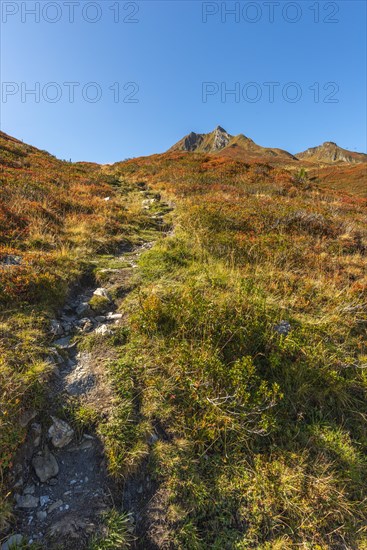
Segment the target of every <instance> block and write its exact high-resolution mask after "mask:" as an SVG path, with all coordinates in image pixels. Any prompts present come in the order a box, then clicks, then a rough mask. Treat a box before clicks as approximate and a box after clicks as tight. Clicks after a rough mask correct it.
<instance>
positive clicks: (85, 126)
mask: <svg viewBox="0 0 367 550" xmlns="http://www.w3.org/2000/svg"><path fill="white" fill-rule="evenodd" d="M270 3H271V4H272V6H269V5H267V2H266V0H264V1H257V2H250V3H249V2H246V1H242V2H201V1H199V0H195V1H190V0H183V1H179V0H166V1H154V0H146V1H142V2H141V1H140V2H136V3H134V2H125V1H123V0H102V1H99V2H88V1H87V0H79V1H77V0H76V1H74V2H73V4H74V5H73V6H70V5H67V3H66V1H63V0H60V1H57V2H49V1H47V0H43V1H42V0H41V1H40V2H39V3H38V4H39V9H40V14H39V16H40V21H39V22H35V16H34V15H30V14H28V13H27V12H26V10H25V8H28V9H31V8H32V7H33V8H34V7H35V4H37V2H33V1H32V2H30V1H28V2H21V1H11V2H8V1H7V0H2V1H1V4H2V12H3V13H2V24H1V30H2V37H1V62H2V65H1V78H2V81H3V90H2V92H3V93H2V98H1V104H0V106H1V115H2V123H1V129H2V130H3V131H5V132H7V133H9V134H11V135H13V136H15V137H17V138H19V139H23V140H24V141H25V142H28V143H31V144H32V145H35V146H37V147H40V148H42V149H47V150H48V151H50V152H51V153H53V154H55V155H56V156H58V157H60V158H65V159H69V158H71V159H72V160H91V161H97V162H102V163H105V162H114V161H117V160H121V159H124V158H127V157H133V156H140V155H148V154H151V153H157V152H161V151H164V150H166V149H167V148H169V147H170V146H171V145H172V144H173V143H175V142H176V141H177V140H179V139H180V138H181V137H182V136H183V135H185V134H187V133H188V132H190V131H191V130H194V131H197V132H208V131H211V130H212V129H213V128H214V127H215V126H216V125H218V124H220V125H221V126H223V127H224V128H225V129H226V130H227V131H228V132H230V133H232V134H238V133H244V134H245V135H247V136H249V137H251V138H252V139H254V140H255V141H256V142H257V143H259V144H261V145H264V146H272V147H281V148H284V149H287V150H289V151H290V152H292V153H295V152H298V151H301V150H304V149H306V148H308V147H311V146H314V145H318V144H320V143H322V142H323V141H335V142H337V143H338V144H339V145H340V146H342V147H346V148H348V149H351V150H360V151H365V150H366V75H365V70H366V30H365V24H366V2H364V1H362V0H360V1H359V0H358V1H352V0H348V1H340V2H324V1H320V2H315V1H314V0H313V1H312V2H309V1H308V0H302V1H300V2H293V3H290V2H286V1H281V0H278V1H277V2H275V3H274V2H270ZM55 4H57V5H56V7H55ZM254 4H255V5H254ZM291 4H293V5H291ZM294 4H296V5H294ZM135 5H138V8H139V11H138V13H134V12H136V11H137V9H136V7H135ZM236 6H237V7H236ZM111 8H112V9H111ZM221 8H222V13H221ZM231 8H235V9H239V10H240V12H237V15H230V14H228V13H226V9H227V10H230V9H231ZM118 9H119V13H118V12H117V10H118ZM316 9H318V10H319V13H317V12H316ZM72 10H74V22H70V19H71V13H72ZM272 10H273V19H274V21H273V22H271V19H272V17H271V11H272ZM216 11H218V13H212V12H216ZM13 12H17V13H13ZM94 18H96V19H99V20H97V21H96V22H95V23H92V22H91V20H92V19H94ZM114 18H116V19H117V20H118V21H117V22H115V21H114ZM236 18H237V21H236ZM317 18H318V19H319V22H316V21H315V19H317ZM22 19H23V21H22ZM57 19H59V20H58V21H57ZM124 19H126V20H132V19H135V20H136V21H137V22H136V23H132V22H128V21H126V20H125V21H124ZM205 19H206V22H205ZM222 19H223V20H222ZM52 20H56V21H55V22H54V23H52V22H51V21H52ZM292 20H294V22H291V21H292ZM331 20H335V21H337V22H335V23H333V22H328V21H331ZM37 82H38V83H39V85H40V97H39V98H38V99H39V102H38V103H36V102H35V97H34V96H31V95H26V96H25V97H23V100H24V101H22V94H21V92H22V87H23V92H25V91H26V89H30V88H35V83H37ZM50 82H55V83H57V86H58V87H52V86H47V84H48V83H50ZM65 82H78V83H80V86H78V87H75V89H74V93H75V98H74V103H71V102H70V101H69V91H70V89H71V88H70V86H69V87H67V86H65V85H64V83H65ZM90 82H96V83H97V84H98V87H99V88H94V87H93V86H92V87H91V86H89V87H87V88H84V94H85V95H87V97H88V98H89V99H93V97H94V95H95V94H96V93H97V91H98V90H99V91H100V92H101V93H102V97H101V99H100V101H98V102H96V103H89V102H88V101H86V99H85V98H83V93H82V89H83V87H84V86H85V85H86V84H88V83H90ZM116 82H118V83H119V86H120V101H119V102H117V103H115V102H114V99H116V97H115V98H114V92H113V91H112V90H110V89H109V87H110V86H112V85H113V84H114V83H116ZM128 82H134V83H136V85H137V86H139V91H138V93H137V94H136V95H135V96H134V95H130V96H129V97H131V98H132V99H137V100H138V102H137V103H124V102H123V101H122V100H123V99H124V98H125V99H128V97H127V96H128V94H132V93H133V92H134V87H133V86H131V85H130V87H129V88H128V89H127V90H124V89H123V86H124V85H125V84H126V83H128ZM203 82H213V83H215V84H214V85H213V88H212V89H213V95H208V96H207V97H206V100H207V101H206V102H203V97H202V92H203ZM236 82H238V85H237V89H238V86H239V90H240V93H241V96H240V97H239V98H238V97H237V98H236V97H235V95H227V96H226V95H225V94H224V95H223V97H221V91H220V89H221V86H222V87H223V89H222V91H223V92H225V89H226V88H227V89H228V90H229V89H231V88H234V87H235V83H236ZM251 82H253V83H256V85H254V86H253V85H251V86H248V83H251ZM266 82H278V83H279V86H276V87H275V88H274V102H271V101H269V86H266V85H264V83H266ZM289 82H295V83H297V88H295V87H292V86H291V87H288V88H287V87H286V88H284V86H285V85H287V83H289ZM315 82H316V83H318V85H317V86H319V102H315V95H316V90H317V86H313V85H314V83H315ZM329 82H334V83H336V85H337V86H338V87H339V91H338V92H336V93H335V94H334V95H330V94H331V93H332V92H333V91H334V92H335V90H336V88H335V85H334V84H333V85H329V88H327V89H326V90H324V89H323V87H324V86H325V85H326V84H327V83H329ZM9 83H10V84H9ZM11 83H13V84H11ZM22 83H24V84H22ZM222 83H223V84H222ZM310 86H313V90H310V89H309V87H310ZM17 87H18V88H17ZM116 89H117V87H116V86H115V93H116ZM217 90H218V91H217ZM300 91H301V92H302V97H301V99H300V101H298V102H294V103H292V102H289V101H286V100H285V99H284V97H283V94H288V97H289V98H291V99H292V98H293V97H294V96H295V94H296V93H300ZM4 92H5V93H4ZM42 93H43V95H42ZM60 93H61V98H60V101H58V102H55V103H50V102H49V101H46V100H45V98H44V97H43V96H45V97H46V99H48V100H50V99H53V98H54V97H55V94H59V95H60ZM12 94H13V95H12ZM255 94H258V97H260V94H261V98H260V99H259V101H257V102H251V101H249V100H250V99H253V98H254V97H255ZM5 96H6V97H5ZM328 97H329V100H330V99H336V100H337V102H331V103H325V102H324V100H325V99H327V98H328ZM244 98H245V99H246V100H245V99H244ZM5 99H6V102H5ZM236 99H237V100H239V101H236Z"/></svg>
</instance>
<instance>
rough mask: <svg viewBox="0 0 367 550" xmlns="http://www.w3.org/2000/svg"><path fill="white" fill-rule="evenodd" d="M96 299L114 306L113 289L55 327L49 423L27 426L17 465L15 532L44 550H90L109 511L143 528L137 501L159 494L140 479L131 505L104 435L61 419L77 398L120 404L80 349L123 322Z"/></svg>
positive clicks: (79, 302)
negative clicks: (113, 471) (126, 514)
mask: <svg viewBox="0 0 367 550" xmlns="http://www.w3.org/2000/svg"><path fill="white" fill-rule="evenodd" d="M155 219H157V215H155ZM162 219H163V214H162V216H161V217H160V216H158V223H157V226H159V224H160V223H161V222H162ZM152 245H153V243H143V244H141V245H140V246H138V247H136V248H134V249H133V250H125V251H124V252H122V253H121V254H120V255H118V256H116V259H118V260H126V262H127V263H128V264H129V265H130V267H131V270H133V269H134V268H135V267H136V266H137V260H138V258H139V256H140V255H141V254H142V253H143V252H144V251H146V250H147V249H149V248H150V247H151V246H152ZM111 271H115V272H116V271H117V270H111ZM94 296H98V297H103V298H107V299H110V296H109V291H108V288H103V287H97V285H96V284H92V285H90V286H84V288H83V287H82V288H80V289H79V291H78V292H77V293H76V294H75V295H74V296H73V297H71V298H70V299H69V300H68V301H67V303H66V304H65V306H64V308H63V310H62V311H61V312H60V314H59V316H58V318H57V319H55V320H54V321H53V322H52V329H53V332H54V334H55V339H54V341H53V344H52V347H51V348H50V361H52V362H53V371H54V372H53V375H52V377H51V382H50V385H49V392H48V398H49V403H50V406H49V409H48V411H47V413H46V414H45V418H40V417H39V416H37V417H35V418H29V419H28V420H29V423H28V436H27V440H26V443H25V444H24V448H23V450H22V452H21V454H20V458H19V460H18V463H17V464H16V466H15V483H14V493H15V500H16V503H17V504H16V507H15V515H16V532H17V533H18V534H19V535H21V536H22V537H23V542H26V543H28V544H30V543H33V542H34V543H39V544H40V545H41V547H43V548H65V549H66V548H67V549H68V550H69V549H70V550H73V549H74V548H75V549H81V548H83V547H85V546H86V545H87V543H88V540H89V539H90V536H91V534H93V533H96V532H98V530H99V524H100V522H101V514H102V512H103V511H106V510H108V509H111V508H112V507H116V508H118V509H121V506H122V507H123V508H125V509H126V507H127V508H130V507H131V509H132V517H134V516H135V519H137V520H138V521H139V514H138V513H137V510H136V505H137V502H136V497H135V496H134V495H137V494H140V491H146V492H147V493H146V495H145V496H146V497H148V495H149V494H150V495H152V490H151V489H150V488H149V483H148V486H147V485H146V484H144V485H142V484H141V481H140V479H139V480H130V481H129V482H128V484H127V486H126V488H127V489H128V494H129V495H130V497H131V498H130V499H129V497H127V496H126V494H125V496H123V495H122V494H121V491H118V488H117V486H116V485H115V483H114V482H113V481H112V480H111V478H110V477H109V476H108V473H107V468H106V460H105V457H104V454H103V446H102V444H101V442H100V440H99V439H98V437H97V435H96V434H95V433H93V432H90V431H84V432H81V433H76V431H75V430H74V429H73V428H72V427H71V426H70V424H69V423H67V422H65V421H64V420H62V419H61V418H60V410H62V407H63V405H65V402H67V400H68V399H69V398H70V397H72V398H73V397H74V398H78V399H79V398H80V399H85V398H86V397H88V398H89V400H90V399H92V400H93V399H96V400H99V401H100V402H101V404H102V406H103V404H104V403H105V404H106V405H107V404H108V403H109V404H111V403H113V392H112V389H111V388H110V387H109V384H108V381H107V377H106V373H105V372H104V368H103V367H104V364H103V357H102V358H100V359H101V360H100V361H99V360H98V353H97V356H96V353H95V352H93V353H91V352H88V351H85V350H83V349H79V348H78V346H77V345H76V344H75V343H73V336H74V335H75V334H83V333H86V334H89V333H92V332H95V333H97V334H101V335H102V336H103V335H109V334H111V333H112V332H113V330H114V327H115V326H116V325H118V324H119V323H120V322H121V318H122V315H121V314H119V313H116V305H115V304H114V303H113V301H112V300H111V301H110V307H109V311H107V312H106V313H104V314H103V315H96V314H95V313H93V310H92V309H91V307H90V306H89V302H90V300H91V298H92V297H94ZM96 357H97V359H96ZM31 416H32V415H30V417H31ZM143 477H144V474H143ZM141 487H142V489H141ZM19 535H17V536H19Z"/></svg>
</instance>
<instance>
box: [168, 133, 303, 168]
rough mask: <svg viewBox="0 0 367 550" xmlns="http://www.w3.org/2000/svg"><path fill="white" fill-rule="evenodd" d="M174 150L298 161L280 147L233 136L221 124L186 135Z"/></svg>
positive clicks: (268, 160) (265, 159) (240, 135)
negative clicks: (202, 132)
mask: <svg viewBox="0 0 367 550" xmlns="http://www.w3.org/2000/svg"><path fill="white" fill-rule="evenodd" d="M172 151H189V152H197V153H219V152H220V154H221V155H224V156H229V157H233V158H238V159H241V160H250V161H252V160H261V161H263V162H279V161H281V162H289V161H297V159H296V157H295V156H293V155H291V153H288V151H284V150H283V149H278V148H267V147H262V146H261V145H257V144H256V143H255V142H254V141H253V140H252V139H250V138H248V137H246V136H245V135H243V134H239V135H237V136H232V135H231V134H229V133H228V132H227V131H226V130H224V128H222V127H221V126H217V128H215V130H213V131H212V132H210V133H208V134H197V133H196V132H191V133H190V134H188V135H187V136H184V137H183V138H182V139H181V140H180V141H178V142H177V143H176V144H175V145H173V147H171V148H170V149H169V152H172Z"/></svg>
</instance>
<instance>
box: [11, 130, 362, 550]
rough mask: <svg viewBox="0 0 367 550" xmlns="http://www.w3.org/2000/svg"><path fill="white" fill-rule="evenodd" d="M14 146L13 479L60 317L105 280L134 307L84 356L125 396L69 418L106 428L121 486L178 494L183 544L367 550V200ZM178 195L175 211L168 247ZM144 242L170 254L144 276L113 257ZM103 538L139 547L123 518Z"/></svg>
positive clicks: (253, 173)
mask: <svg viewBox="0 0 367 550" xmlns="http://www.w3.org/2000/svg"><path fill="white" fill-rule="evenodd" d="M2 147H3V149H2V155H3V157H2V158H3V160H2V162H3V182H4V185H3V187H2V188H1V191H0V199H1V203H0V204H1V206H0V213H1V216H0V227H1V239H2V240H1V247H2V248H1V250H0V252H1V254H0V261H1V260H3V263H4V261H5V260H6V258H9V257H12V258H13V260H14V258H15V259H16V258H17V257H20V258H21V261H20V263H19V264H17V263H15V264H14V265H12V266H11V267H3V268H1V269H0V301H1V305H2V308H3V310H2V312H1V315H0V331H1V333H0V347H1V360H0V376H1V383H2V387H3V388H4V391H3V393H2V400H3V402H4V403H3V407H2V411H3V412H2V418H1V424H0V429H1V441H2V446H1V453H2V454H1V463H0V464H1V466H0V468H1V475H2V476H3V479H4V481H5V480H6V475H7V472H8V471H9V467H10V466H11V463H12V460H13V456H14V453H15V452H16V449H17V448H18V446H19V444H20V443H21V442H22V440H23V438H24V435H25V430H24V429H23V428H21V427H20V425H19V422H18V420H19V417H20V414H21V413H22V412H23V411H24V410H28V409H30V408H35V409H36V410H41V409H42V408H43V407H44V396H43V392H44V388H45V384H46V383H47V377H48V373H49V369H50V366H49V365H48V364H47V362H45V358H46V357H47V353H48V346H49V336H48V332H47V330H48V326H49V323H50V319H51V318H52V316H53V315H54V314H55V310H56V309H57V307H58V305H59V304H61V303H62V302H63V300H64V298H65V295H66V293H67V291H68V289H69V288H70V286H71V285H72V284H73V282H75V281H76V280H78V278H80V276H81V275H82V274H83V273H89V274H91V273H93V274H94V276H95V278H96V280H97V281H98V282H99V284H103V285H105V284H106V285H108V287H109V289H110V291H111V295H112V296H113V298H114V299H115V300H116V301H117V303H118V304H121V303H122V300H124V305H123V312H124V323H125V324H124V325H123V326H121V327H120V328H119V329H118V330H117V331H116V333H115V334H114V336H111V337H109V338H105V339H101V338H99V337H98V335H91V336H86V337H85V338H83V341H82V342H81V344H80V349H86V350H89V351H91V352H92V353H97V352H98V353H99V354H100V355H101V357H102V356H103V357H106V358H107V359H108V360H106V362H105V364H104V365H105V367H104V368H105V369H106V371H108V373H109V383H110V384H111V385H112V387H113V392H114V400H113V403H112V404H109V407H108V408H109V410H108V414H107V413H106V411H102V410H101V411H99V410H98V408H97V405H96V406H94V405H93V404H91V403H70V404H69V407H70V409H71V413H70V414H71V416H72V417H73V418H74V421H75V424H76V427H77V428H80V430H82V429H84V428H85V427H88V429H89V428H94V429H95V430H96V431H97V433H98V435H99V436H100V437H101V439H102V441H103V443H104V446H105V453H106V457H107V460H108V465H109V469H110V472H111V475H113V476H114V477H115V478H118V479H121V480H125V479H127V478H128V477H129V476H131V475H133V474H136V473H137V472H139V469H141V468H144V469H146V473H147V474H149V476H150V477H151V479H152V481H153V482H154V483H155V484H156V485H157V486H158V487H159V488H160V491H161V492H162V494H164V495H166V496H165V501H164V521H162V522H161V524H160V536H161V537H162V538H163V539H164V540H165V541H167V544H169V546H170V547H172V548H177V549H187V550H194V549H199V550H201V549H203V550H204V549H207V548H213V549H216V548H217V549H219V548H228V549H229V548H231V549H232V548H233V549H248V548H249V549H251V548H254V549H259V550H270V549H271V550H273V549H275V550H278V549H282V550H283V549H287V550H288V549H293V548H303V549H305V550H306V549H310V550H311V549H312V550H313V549H317V550H328V549H330V550H333V549H336V548H350V549H355V548H358V549H359V548H361V549H363V548H366V547H367V532H366V526H365V517H366V511H367V510H366V496H367V495H366V489H365V488H366V481H367V480H366V450H367V449H366V446H367V432H366V423H365V421H366V418H367V405H366V403H367V400H366V390H367V376H366V372H367V371H366V368H365V367H366V362H367V352H366V346H365V338H366V320H367V319H366V316H365V304H366V302H367V300H366V283H367V278H366V250H367V234H366V224H365V222H366V215H365V201H364V200H363V199H362V198H358V197H353V196H351V195H347V194H345V193H340V192H338V191H332V190H328V189H326V188H324V187H323V183H322V182H321V183H320V184H319V183H317V182H316V181H315V180H313V179H312V178H309V179H308V180H307V185H305V184H304V181H301V180H303V178H295V177H294V174H292V173H290V172H288V171H287V170H285V169H284V168H282V167H280V166H277V167H272V166H268V165H266V164H261V165H259V164H258V163H257V164H256V163H252V162H248V163H243V162H241V161H237V160H231V159H229V158H220V157H213V156H210V155H205V154H184V153H169V154H166V155H155V156H152V157H146V158H142V159H134V160H131V161H127V162H125V163H118V164H116V165H113V166H109V167H98V166H97V165H92V164H75V165H73V164H70V163H63V162H61V161H57V160H56V159H54V158H53V157H51V156H50V155H47V154H46V153H44V152H39V151H37V150H34V149H33V148H30V147H29V146H26V145H23V144H20V143H19V142H16V141H12V140H11V139H10V140H9V139H7V138H4V137H2ZM148 187H149V188H150V189H151V190H149V191H148V190H147V189H148ZM161 193H163V194H164V196H165V197H168V198H169V201H168V203H169V205H168V207H167V208H166V209H164V210H165V211H168V208H169V206H172V205H175V214H174V220H173V221H174V233H173V234H170V235H168V236H167V237H165V238H161V239H160V238H159V230H161V229H162V227H161V226H160V225H159V222H156V223H155V224H154V222H153V221H152V219H151V218H150V217H151V215H156V214H157V213H159V212H162V205H161V204H160V202H159V196H158V195H159V194H161ZM107 196H109V197H110V200H109V201H104V200H103V199H104V198H106V197H107ZM13 197H15V199H16V200H13ZM144 198H145V199H146V200H148V201H149V203H146V204H145V206H146V208H143V210H142V208H141V201H142V199H144ZM151 199H154V201H153V202H150V201H151ZM24 212H26V215H25V216H24V214H23V213H24ZM171 221H172V220H171V219H170V218H169V215H167V216H166V224H167V225H166V226H165V228H166V229H169V228H170V225H171ZM1 224H2V225H1ZM143 240H149V241H150V240H157V241H158V242H157V243H156V244H155V246H154V247H153V248H152V249H151V250H149V251H146V252H145V253H144V254H143V255H142V256H141V258H140V260H139V267H138V270H135V274H133V273H132V270H131V265H130V263H129V258H128V257H126V258H124V260H122V261H120V260H119V259H118V258H116V257H115V255H114V251H116V250H118V249H119V247H122V246H123V245H125V248H127V245H129V244H130V246H131V244H137V243H139V242H142V241H143ZM14 261H15V260H14ZM116 269H117V270H119V271H118V273H116V271H114V270H116ZM128 292H130V294H129V295H128V297H126V294H127V293H128ZM104 305H105V304H102V303H100V300H99V299H97V300H96V304H95V307H96V308H97V310H98V311H103V310H104ZM279 327H287V329H286V330H285V331H284V330H283V331H282V330H280V329H279ZM152 433H156V434H158V436H159V437H158V438H157V440H156V439H154V441H153V442H152V441H151V440H150V437H151V434H152ZM5 487H6V484H4V488H3V490H2V501H1V502H0V503H1V505H2V506H3V508H2V509H4V510H5V512H4V513H2V515H0V519H1V520H2V521H5V520H7V518H8V515H9V506H8V499H6V498H5V495H6V494H7V493H6V490H5ZM147 513H148V512H147ZM145 519H146V521H147V522H148V523H149V521H151V522H153V523H154V521H157V519H156V518H154V517H147V518H145ZM158 521H159V520H158ZM104 529H105V530H104V532H103V533H102V535H101V537H98V538H96V539H94V540H93V541H92V548H94V549H97V548H100V549H101V550H102V549H103V548H106V549H107V548H111V549H112V548H119V547H121V548H125V547H126V548H128V547H129V545H133V544H134V541H133V537H132V532H131V523H130V519H129V518H128V517H127V516H126V515H124V514H122V515H121V514H120V513H118V512H117V511H112V512H111V515H110V516H108V517H107V518H106V522H105V528H104ZM164 529H165V533H162V531H163V530H164ZM152 536H153V537H154V529H153V535H152ZM140 542H141V541H140ZM153 543H154V540H153Z"/></svg>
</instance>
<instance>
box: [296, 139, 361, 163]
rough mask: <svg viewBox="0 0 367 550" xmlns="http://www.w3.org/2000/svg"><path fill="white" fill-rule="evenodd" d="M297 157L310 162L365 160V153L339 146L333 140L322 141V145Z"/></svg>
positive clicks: (353, 161)
mask: <svg viewBox="0 0 367 550" xmlns="http://www.w3.org/2000/svg"><path fill="white" fill-rule="evenodd" d="M296 157H297V158H299V159H305V160H309V161H312V162H322V163H327V164H330V163H334V162H347V163H352V164H353V163H356V162H366V161H367V155H365V154H364V153H354V152H352V151H348V149H343V148H342V147H339V145H337V144H336V143H335V142H334V141H324V143H323V144H322V145H318V146H317V147H311V148H310V149H307V150H306V151H303V152H302V153H298V154H297V155H296Z"/></svg>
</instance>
